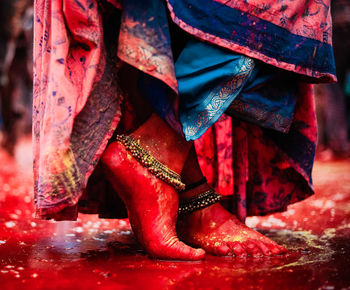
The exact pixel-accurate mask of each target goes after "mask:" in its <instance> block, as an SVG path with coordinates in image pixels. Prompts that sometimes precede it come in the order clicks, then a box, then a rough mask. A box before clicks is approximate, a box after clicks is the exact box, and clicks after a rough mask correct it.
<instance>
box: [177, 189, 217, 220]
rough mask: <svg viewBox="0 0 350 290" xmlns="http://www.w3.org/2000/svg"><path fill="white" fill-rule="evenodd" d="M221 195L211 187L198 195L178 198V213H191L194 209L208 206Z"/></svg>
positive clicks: (215, 201)
mask: <svg viewBox="0 0 350 290" xmlns="http://www.w3.org/2000/svg"><path fill="white" fill-rule="evenodd" d="M220 199H221V195H220V194H218V193H216V192H215V191H214V190H213V189H210V190H208V191H206V192H203V193H201V194H200V195H197V196H194V197H191V198H188V199H183V200H180V204H179V214H184V213H191V212H194V211H196V210H200V209H202V208H205V207H208V206H210V205H212V204H214V203H217V202H218V201H220Z"/></svg>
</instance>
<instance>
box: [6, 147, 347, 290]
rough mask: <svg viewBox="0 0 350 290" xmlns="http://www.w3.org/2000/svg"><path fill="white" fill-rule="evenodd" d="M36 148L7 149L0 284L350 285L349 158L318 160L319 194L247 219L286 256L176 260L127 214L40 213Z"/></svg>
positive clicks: (149, 286) (19, 286)
mask: <svg viewBox="0 0 350 290" xmlns="http://www.w3.org/2000/svg"><path fill="white" fill-rule="evenodd" d="M30 150H31V145H30V140H24V141H23V142H22V143H21V144H20V147H19V148H18V152H17V161H16V160H12V159H11V158H9V157H8V156H6V155H5V153H3V152H0V160H2V162H1V164H2V165H1V167H0V207H1V211H0V285H1V286H0V288H1V289H38V288H42V289H56V288H57V289H72V288H75V289H90V288H91V289H95V288H96V289H136V288H137V289H182V288H186V289H198V288H199V289H203V288H205V289H227V288H235V289H350V267H349V265H350V174H349V172H350V160H343V161H337V162H324V163H316V168H315V173H314V179H315V185H316V190H317V194H316V195H315V196H313V197H311V198H310V199H308V200H306V201H303V202H301V203H299V204H295V205H293V206H291V207H290V208H289V210H288V211H287V212H284V213H278V214H274V215H270V216H266V217H259V218H258V217H251V218H249V219H248V225H250V226H252V227H256V228H258V229H259V230H260V231H261V232H262V233H264V234H265V235H267V236H268V237H270V238H272V239H273V240H275V241H277V242H279V243H280V244H282V245H284V246H286V247H287V248H288V249H289V252H288V254H286V255H283V256H275V257H270V258H246V259H242V258H241V259H239V258H232V257H225V258H219V257H214V256H207V257H206V259H205V260H204V261H200V262H178V261H160V260H154V259H150V258H148V257H147V255H145V253H144V252H143V251H142V249H141V248H140V247H139V246H138V245H137V243H136V241H135V240H134V237H133V234H132V232H131V229H130V226H129V224H128V221H127V220H105V219H98V218H97V217H96V216H90V215H80V217H79V220H78V221H77V222H53V221H41V220H36V219H34V218H33V207H32V179H31V161H30V154H28V152H30Z"/></svg>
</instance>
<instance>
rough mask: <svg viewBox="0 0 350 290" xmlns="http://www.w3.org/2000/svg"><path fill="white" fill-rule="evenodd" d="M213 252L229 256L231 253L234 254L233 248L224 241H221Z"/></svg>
mask: <svg viewBox="0 0 350 290" xmlns="http://www.w3.org/2000/svg"><path fill="white" fill-rule="evenodd" d="M213 253H214V254H215V255H217V256H229V255H230V254H231V256H232V251H231V249H230V248H229V247H228V246H226V245H225V244H223V243H220V245H217V246H216V247H215V248H214V249H213Z"/></svg>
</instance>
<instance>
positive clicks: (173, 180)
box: [116, 135, 185, 191]
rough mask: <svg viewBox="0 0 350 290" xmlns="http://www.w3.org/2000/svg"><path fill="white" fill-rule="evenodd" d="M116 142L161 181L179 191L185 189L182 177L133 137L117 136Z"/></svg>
mask: <svg viewBox="0 0 350 290" xmlns="http://www.w3.org/2000/svg"><path fill="white" fill-rule="evenodd" d="M116 140H117V141H118V142H120V143H122V144H123V145H124V146H125V148H126V149H127V150H128V151H129V152H130V153H131V155H132V156H133V157H134V158H135V159H136V160H137V161H138V162H140V163H141V165H142V166H144V167H146V168H147V169H148V171H149V172H151V173H152V174H154V175H155V176H156V177H158V178H159V179H160V180H162V181H164V182H166V183H168V184H169V185H171V186H173V187H174V188H175V189H177V190H178V191H182V190H184V189H185V184H184V183H182V182H181V176H180V175H179V174H177V173H176V172H175V171H173V170H171V169H170V168H168V167H167V166H165V165H164V164H163V163H161V162H159V161H158V160H157V159H156V158H155V157H154V156H152V155H151V154H150V153H149V152H148V151H146V150H145V149H144V148H142V147H141V146H140V144H139V143H138V142H137V141H136V140H135V139H134V138H133V137H132V136H125V135H117V136H116Z"/></svg>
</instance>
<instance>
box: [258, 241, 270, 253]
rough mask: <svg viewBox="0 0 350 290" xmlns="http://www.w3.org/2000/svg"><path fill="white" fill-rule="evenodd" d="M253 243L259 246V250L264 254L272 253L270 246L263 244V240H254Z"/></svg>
mask: <svg viewBox="0 0 350 290" xmlns="http://www.w3.org/2000/svg"><path fill="white" fill-rule="evenodd" d="M255 244H256V245H257V246H258V247H259V249H260V251H261V252H262V253H263V255H264V256H271V255H273V253H272V252H271V250H270V248H269V247H268V246H267V245H265V244H264V243H263V242H260V241H257V242H255Z"/></svg>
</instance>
